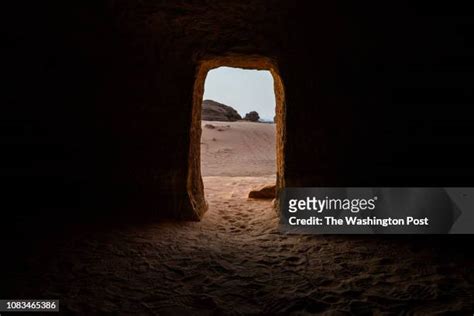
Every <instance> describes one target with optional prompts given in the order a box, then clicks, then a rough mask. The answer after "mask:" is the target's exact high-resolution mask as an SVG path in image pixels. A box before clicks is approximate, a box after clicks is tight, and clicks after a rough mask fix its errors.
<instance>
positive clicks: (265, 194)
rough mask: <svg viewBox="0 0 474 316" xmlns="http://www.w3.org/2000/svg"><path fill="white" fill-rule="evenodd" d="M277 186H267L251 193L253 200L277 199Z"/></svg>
mask: <svg viewBox="0 0 474 316" xmlns="http://www.w3.org/2000/svg"><path fill="white" fill-rule="evenodd" d="M275 191H276V185H275V184H266V185H263V186H261V187H259V188H258V189H255V190H252V191H250V193H249V198H251V199H274V198H275V195H276V194H275Z"/></svg>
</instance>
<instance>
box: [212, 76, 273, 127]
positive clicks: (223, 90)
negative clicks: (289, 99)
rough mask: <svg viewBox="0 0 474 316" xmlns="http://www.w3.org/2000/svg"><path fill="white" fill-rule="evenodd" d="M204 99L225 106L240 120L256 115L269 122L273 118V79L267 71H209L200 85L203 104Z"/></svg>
mask: <svg viewBox="0 0 474 316" xmlns="http://www.w3.org/2000/svg"><path fill="white" fill-rule="evenodd" d="M206 99H211V100H214V101H217V102H220V103H224V104H226V105H229V106H231V107H233V108H234V109H236V110H237V112H239V114H240V115H241V116H242V117H244V116H245V114H246V113H248V112H250V111H257V112H258V114H259V115H260V118H261V119H265V120H270V121H272V120H273V116H274V115H275V92H274V90H273V77H272V74H271V73H270V71H268V70H248V69H240V68H231V67H219V68H216V69H211V70H210V71H209V72H208V73H207V77H206V81H205V83H204V96H203V100H206Z"/></svg>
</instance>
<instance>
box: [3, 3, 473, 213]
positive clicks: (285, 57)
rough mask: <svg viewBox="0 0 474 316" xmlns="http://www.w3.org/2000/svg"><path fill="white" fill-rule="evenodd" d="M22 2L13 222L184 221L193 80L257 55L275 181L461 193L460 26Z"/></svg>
mask: <svg viewBox="0 0 474 316" xmlns="http://www.w3.org/2000/svg"><path fill="white" fill-rule="evenodd" d="M315 5H316V6H317V7H316V8H315ZM29 6H30V7H29V8H28V10H25V8H23V7H20V4H11V5H10V6H8V8H7V9H6V10H4V14H5V18H4V19H3V20H2V21H3V22H2V23H5V28H4V29H6V30H7V34H8V36H7V37H6V38H5V42H6V43H5V44H6V45H5V46H6V47H7V48H6V49H5V58H3V60H2V63H4V67H3V69H5V71H4V76H5V77H6V78H7V79H8V83H7V86H6V87H5V88H6V89H5V90H6V91H7V94H6V96H5V99H4V102H3V104H4V105H3V106H2V107H3V109H2V129H3V130H4V131H5V133H4V134H5V136H4V137H2V147H3V152H4V154H3V157H2V159H3V161H4V163H3V167H2V173H3V175H2V180H3V182H4V183H5V184H7V185H8V188H9V189H8V190H7V191H6V192H5V201H6V202H8V204H9V205H12V206H13V208H15V209H22V211H23V213H21V214H54V215H58V214H65V213H66V214H67V216H71V214H73V216H81V215H84V216H87V217H88V216H89V215H94V216H96V215H104V216H110V214H114V215H116V214H130V215H132V216H135V217H140V218H149V217H151V218H158V217H173V218H182V219H197V218H199V216H200V215H202V212H197V213H196V211H195V209H193V205H194V208H196V207H198V208H200V209H204V208H205V205H204V204H205V203H204V202H203V201H196V200H195V198H193V195H194V194H197V195H199V194H201V191H202V188H199V183H198V182H199V172H198V171H196V174H194V175H191V174H190V170H189V168H188V167H189V165H193V164H197V162H193V161H192V159H190V155H191V156H192V153H193V150H195V149H193V148H191V144H190V140H191V139H192V138H195V139H198V137H199V133H200V132H199V130H194V131H191V127H192V124H193V113H194V115H196V113H197V112H196V111H195V112H193V95H194V94H195V93H196V87H195V79H196V78H197V77H198V76H199V69H201V68H200V67H201V66H202V61H204V60H205V61H209V60H211V61H212V60H213V59H214V58H221V57H223V56H228V58H230V59H229V60H245V59H246V58H247V57H248V56H255V58H257V59H258V58H259V57H265V58H268V59H269V60H271V64H272V65H273V66H274V67H276V68H275V71H277V72H278V74H279V76H280V78H281V80H282V84H283V88H284V97H285V102H284V106H283V107H282V109H280V111H281V113H280V119H281V121H282V122H284V123H285V131H280V134H279V135H280V137H281V139H282V141H283V143H282V145H281V148H279V152H281V155H282V157H280V158H281V159H280V164H279V177H280V178H279V183H280V186H283V185H287V186H319V185H324V186H331V185H351V186H356V185H367V186H375V185H385V186H389V185H393V186H397V185H410V186H417V185H418V186H423V185H439V186H449V185H453V186H460V185H473V168H472V161H473V160H474V159H473V158H474V157H473V155H472V153H471V151H470V148H471V147H472V145H473V141H474V124H473V123H474V122H473V118H472V116H470V115H469V112H468V111H469V109H470V108H471V107H472V104H473V101H474V100H473V87H474V85H473V83H474V82H473V78H474V76H473V71H474V61H473V59H472V55H473V47H474V46H473V42H472V35H473V34H474V32H473V31H474V28H473V22H472V21H473V19H472V18H471V17H460V16H448V17H440V16H437V15H435V14H434V13H432V15H431V16H430V15H426V14H427V13H425V15H424V16H421V14H422V10H421V9H423V8H415V7H413V4H410V5H404V4H402V3H398V4H397V6H396V7H388V6H387V7H385V6H384V5H383V4H378V5H371V6H369V5H367V6H365V7H364V6H363V5H359V6H358V7H346V6H343V5H342V2H341V3H340V4H339V3H334V4H327V3H326V4H323V3H320V4H315V3H314V1H311V2H309V1H308V2H307V3H304V2H302V1H298V2H296V1H283V0H282V1H256V0H251V1H246V2H242V1H218V2H217V1H216V2H212V1H172V2H171V1H151V0H150V1H149V0H145V1H139V2H137V1H131V0H119V1H112V0H110V1H96V2H95V3H93V4H86V3H74V4H71V3H60V2H54V1H45V2H41V3H31V4H30V5H29ZM221 60H222V59H221ZM281 95H283V94H281ZM169 117H173V118H175V119H173V120H169V119H165V118H169ZM190 131H191V132H190ZM196 166H197V165H196ZM190 181H191V182H190ZM193 181H197V182H196V183H198V184H197V186H198V187H197V189H196V188H193V190H195V192H194V193H191V196H190V194H189V193H188V191H189V189H190V188H189V185H190V183H191V184H192V183H194V182H193ZM196 205H197V206H196ZM13 208H12V209H13ZM65 209H66V210H70V211H67V212H64V210H65ZM12 212H13V211H12Z"/></svg>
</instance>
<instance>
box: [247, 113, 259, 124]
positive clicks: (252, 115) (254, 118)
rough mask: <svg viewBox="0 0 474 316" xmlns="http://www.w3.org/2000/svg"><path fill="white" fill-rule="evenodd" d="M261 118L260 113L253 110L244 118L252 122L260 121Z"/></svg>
mask: <svg viewBox="0 0 474 316" xmlns="http://www.w3.org/2000/svg"><path fill="white" fill-rule="evenodd" d="M259 119H260V115H258V113H257V112H256V111H252V112H249V113H247V114H245V118H244V120H246V121H250V122H258V120H259Z"/></svg>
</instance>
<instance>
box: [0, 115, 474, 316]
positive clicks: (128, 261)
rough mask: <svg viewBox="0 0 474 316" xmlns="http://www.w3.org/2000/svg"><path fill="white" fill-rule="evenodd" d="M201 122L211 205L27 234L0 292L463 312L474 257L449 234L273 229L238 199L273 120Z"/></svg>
mask: <svg viewBox="0 0 474 316" xmlns="http://www.w3.org/2000/svg"><path fill="white" fill-rule="evenodd" d="M205 124H209V122H203V125H205ZM211 124H213V125H214V127H215V128H206V127H204V128H203V137H202V156H203V166H202V171H203V175H204V178H203V180H204V185H205V192H206V199H207V201H208V202H209V210H208V212H207V213H206V214H205V216H204V218H203V219H202V221H201V222H162V223H153V224H146V225H139V224H134V225H131V224H121V225H111V227H108V226H103V225H102V226H101V225H95V226H94V227H88V228H84V227H77V228H76V229H75V230H70V229H69V228H64V230H65V232H66V234H65V235H66V236H65V237H60V238H56V237H54V236H53V238H46V239H45V241H40V240H35V239H36V238H33V240H35V242H37V243H39V245H33V241H30V239H25V243H27V244H26V245H23V247H24V248H21V247H20V248H19V247H18V246H14V247H15V249H13V250H14V251H16V253H20V254H22V255H24V256H26V257H27V258H28V259H27V260H26V261H23V260H21V259H18V258H17V261H18V263H17V262H15V261H9V260H7V259H5V258H12V255H11V254H10V255H9V256H6V257H5V258H4V259H3V260H0V263H1V262H3V263H7V264H10V265H11V267H10V268H9V269H4V270H3V271H8V273H4V274H3V276H2V279H1V280H0V281H1V283H0V284H1V286H0V290H3V291H5V293H8V295H7V294H5V295H1V296H2V297H7V296H8V297H11V298H20V297H23V298H28V297H29V298H33V297H34V298H40V297H41V298H60V300H61V301H60V306H61V307H60V308H61V311H63V312H75V313H78V314H81V315H93V314H97V313H101V312H113V313H117V312H120V313H121V314H123V315H136V314H138V315H154V314H155V315H156V314H159V315H163V314H164V315H167V314H169V315H189V314H200V315H201V314H205V315H206V314H208V315H210V314H268V315H273V314H289V313H290V314H291V313H294V314H305V313H309V314H311V313H316V314H319V313H322V314H327V315H345V314H358V315H359V314H372V313H374V314H383V313H387V314H389V315H391V314H410V313H409V312H414V313H416V312H418V313H419V314H421V315H425V314H434V313H440V314H444V313H446V312H448V311H453V312H457V313H462V314H467V315H472V310H473V302H474V299H473V282H474V273H473V269H472V268H473V267H474V261H473V259H472V255H470V256H469V257H468V255H469V254H470V251H469V250H468V248H462V247H461V248H459V249H453V248H452V245H456V244H459V242H458V241H456V240H453V239H452V238H454V237H452V238H451V239H450V238H448V237H449V236H439V237H438V238H435V236H398V237H396V236H391V237H390V236H310V235H285V234H282V233H280V232H279V231H278V226H277V224H278V219H277V215H276V212H275V210H274V209H273V206H272V201H268V200H267V201H265V200H249V199H247V195H248V192H249V191H250V190H251V189H252V188H255V187H258V186H259V185H261V184H267V183H272V182H273V183H274V182H275V176H267V174H272V173H274V170H275V168H276V167H275V152H274V150H275V146H274V145H275V143H274V139H275V134H274V133H275V127H274V124H259V123H249V122H211ZM239 174H240V175H241V176H237V175H239ZM249 175H252V176H249ZM23 230H25V229H23ZM43 233H44V231H41V228H40V229H39V231H38V233H33V234H38V235H41V234H43ZM68 236H69V237H68ZM52 240H53V241H52ZM446 240H447V241H446ZM461 241H462V238H461ZM3 253H5V254H7V253H8V252H7V251H5V250H4V252H3ZM0 294H2V293H0ZM457 313H456V314H457Z"/></svg>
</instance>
